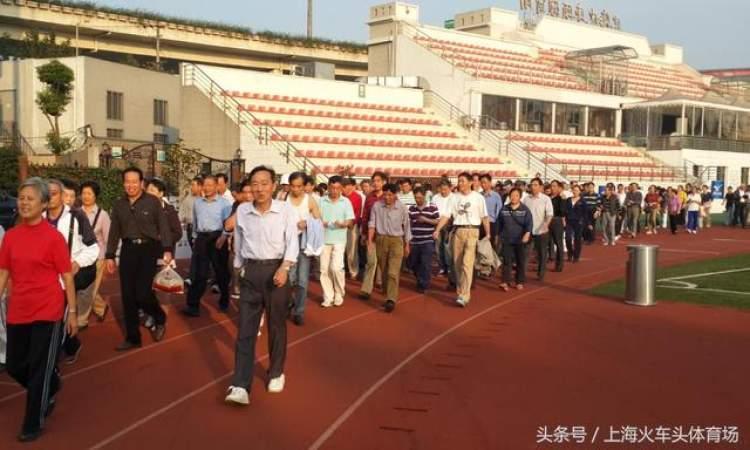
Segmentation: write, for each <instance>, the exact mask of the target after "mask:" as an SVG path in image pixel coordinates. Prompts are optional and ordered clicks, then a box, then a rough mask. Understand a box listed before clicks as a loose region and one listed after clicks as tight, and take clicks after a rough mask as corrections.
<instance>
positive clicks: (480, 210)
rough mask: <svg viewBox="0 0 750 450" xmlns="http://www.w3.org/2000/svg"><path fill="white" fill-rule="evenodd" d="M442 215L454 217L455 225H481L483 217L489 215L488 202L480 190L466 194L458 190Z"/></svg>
mask: <svg viewBox="0 0 750 450" xmlns="http://www.w3.org/2000/svg"><path fill="white" fill-rule="evenodd" d="M441 215H443V216H447V217H453V225H455V226H477V227H478V226H479V225H481V224H482V219H484V218H485V217H487V203H486V202H485V201H484V197H483V196H482V194H480V193H479V192H475V191H472V192H469V193H468V194H466V195H464V194H462V193H460V192H456V193H455V194H453V196H452V197H451V199H450V201H449V202H448V208H447V210H446V211H443V212H441Z"/></svg>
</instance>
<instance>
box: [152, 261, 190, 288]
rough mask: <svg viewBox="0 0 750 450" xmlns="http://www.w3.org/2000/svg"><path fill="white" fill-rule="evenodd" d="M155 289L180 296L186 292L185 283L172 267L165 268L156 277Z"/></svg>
mask: <svg viewBox="0 0 750 450" xmlns="http://www.w3.org/2000/svg"><path fill="white" fill-rule="evenodd" d="M153 287H154V289H156V290H157V291H162V292H167V293H170V294H179V293H182V292H184V290H185V281H184V280H183V279H182V277H181V276H180V274H179V273H177V271H176V270H174V269H173V268H172V266H171V265H170V266H165V267H164V268H163V269H162V270H161V271H159V273H157V274H156V276H155V277H154V284H153Z"/></svg>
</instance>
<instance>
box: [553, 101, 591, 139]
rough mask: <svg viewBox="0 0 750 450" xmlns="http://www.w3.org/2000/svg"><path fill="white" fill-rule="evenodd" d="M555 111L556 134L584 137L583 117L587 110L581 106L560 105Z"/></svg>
mask: <svg viewBox="0 0 750 450" xmlns="http://www.w3.org/2000/svg"><path fill="white" fill-rule="evenodd" d="M556 108H557V109H556V110H555V133H556V134H569V135H573V136H576V135H577V136H581V135H583V117H584V115H585V112H586V109H585V108H584V107H583V106H579V105H569V104H565V103H558V104H557V107H556Z"/></svg>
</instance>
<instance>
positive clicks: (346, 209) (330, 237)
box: [320, 195, 354, 245]
mask: <svg viewBox="0 0 750 450" xmlns="http://www.w3.org/2000/svg"><path fill="white" fill-rule="evenodd" d="M320 216H321V218H322V219H323V222H328V223H330V224H332V223H333V222H339V221H342V220H353V219H354V209H353V208H352V203H351V202H350V201H349V199H348V198H346V197H344V196H343V195H342V196H341V197H339V198H338V200H336V201H335V202H333V201H331V199H330V198H329V197H328V196H325V197H323V198H321V199H320ZM346 230H347V229H346V228H331V226H330V225H329V226H328V227H326V230H325V244H327V245H334V244H346Z"/></svg>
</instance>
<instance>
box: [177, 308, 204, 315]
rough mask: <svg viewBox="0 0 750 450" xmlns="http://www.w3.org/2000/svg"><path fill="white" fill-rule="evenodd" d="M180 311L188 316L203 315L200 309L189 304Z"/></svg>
mask: <svg viewBox="0 0 750 450" xmlns="http://www.w3.org/2000/svg"><path fill="white" fill-rule="evenodd" d="M180 313H181V314H182V315H183V316H188V317H200V316H201V312H200V311H199V310H198V308H191V307H189V306H186V307H184V308H182V309H181V310H180Z"/></svg>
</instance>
